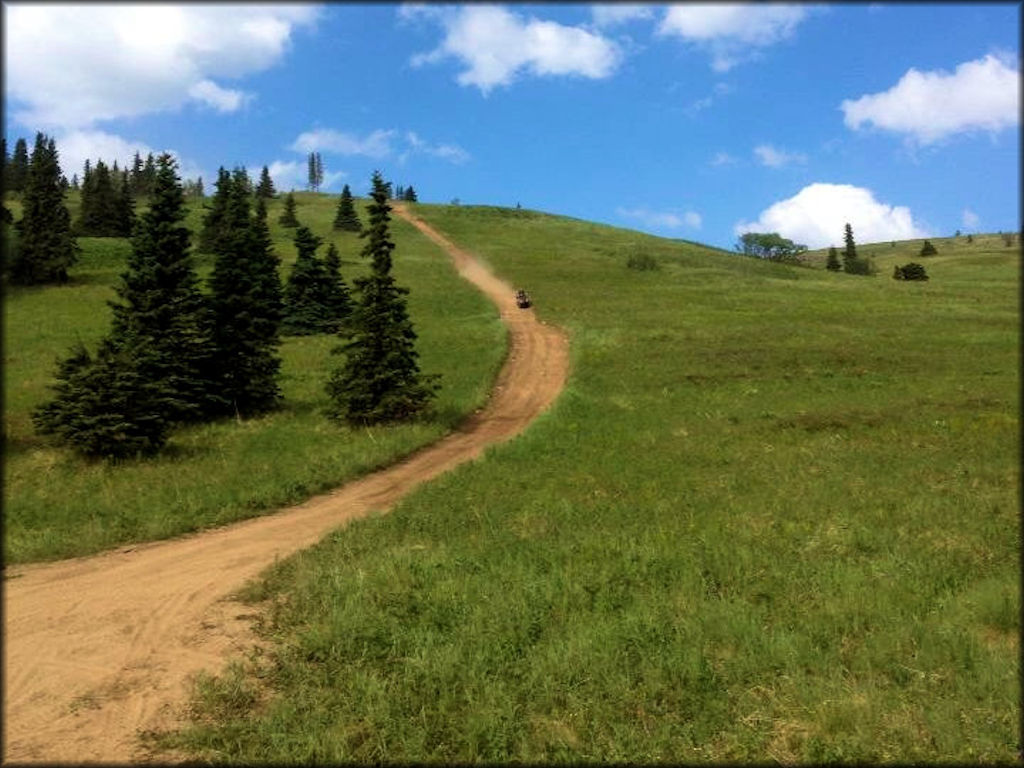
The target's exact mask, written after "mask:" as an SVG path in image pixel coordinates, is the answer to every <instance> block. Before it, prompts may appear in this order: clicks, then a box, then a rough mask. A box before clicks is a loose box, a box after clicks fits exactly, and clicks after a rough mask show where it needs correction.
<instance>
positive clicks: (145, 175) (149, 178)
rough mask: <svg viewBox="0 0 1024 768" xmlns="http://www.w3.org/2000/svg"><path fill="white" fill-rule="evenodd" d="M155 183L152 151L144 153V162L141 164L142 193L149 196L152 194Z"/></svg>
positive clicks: (154, 165) (154, 163) (154, 164)
mask: <svg viewBox="0 0 1024 768" xmlns="http://www.w3.org/2000/svg"><path fill="white" fill-rule="evenodd" d="M155 184H156V162H155V161H154V160H153V153H152V152H150V153H148V154H147V155H146V164H145V165H144V166H142V194H143V195H145V196H147V197H148V196H149V195H151V194H153V188H154V186H155Z"/></svg>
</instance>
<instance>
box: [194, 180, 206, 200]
mask: <svg viewBox="0 0 1024 768" xmlns="http://www.w3.org/2000/svg"><path fill="white" fill-rule="evenodd" d="M196 197H198V198H199V199H200V200H201V199H202V198H204V197H206V192H205V191H204V190H203V177H202V176H200V177H199V178H197V179H196Z"/></svg>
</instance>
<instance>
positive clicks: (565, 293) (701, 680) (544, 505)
mask: <svg viewBox="0 0 1024 768" xmlns="http://www.w3.org/2000/svg"><path fill="white" fill-rule="evenodd" d="M418 211H419V212H420V213H421V214H422V215H423V216H424V218H425V219H426V220H427V221H428V222H430V223H431V224H433V225H435V226H437V227H438V228H439V229H441V230H442V231H443V232H444V233H446V234H447V235H448V236H450V237H451V238H452V239H454V240H455V241H456V242H457V243H459V244H460V245H463V246H465V247H468V248H469V249H471V250H473V251H474V252H476V253H477V254H479V255H481V256H483V257H484V258H485V259H486V260H487V261H489V262H490V263H491V264H492V265H493V267H494V268H495V270H496V271H497V272H498V273H499V274H501V275H502V276H504V277H505V278H506V279H508V280H509V281H510V282H512V283H514V284H516V285H517V286H522V287H525V288H527V289H528V290H530V292H531V293H532V295H533V297H534V299H535V306H536V311H537V312H538V313H539V314H540V315H541V316H542V317H543V318H544V319H545V320H547V321H550V322H552V323H557V324H559V325H561V326H563V327H565V328H567V329H568V330H569V331H570V333H571V337H572V338H571V346H572V356H573V357H572V360H573V370H572V373H571V378H570V382H569V387H568V389H567V391H566V392H565V393H564V395H563V396H562V398H561V399H560V400H559V401H558V402H557V403H556V404H555V406H554V407H553V409H552V410H551V411H550V412H548V413H547V414H546V415H545V416H543V417H542V418H541V419H540V420H538V422H536V423H535V424H534V425H533V426H532V427H531V428H530V429H529V430H528V431H527V432H526V433H525V434H524V435H523V436H521V437H520V438H518V439H516V440H515V441H513V442H511V443H509V444H506V445H503V446H501V447H497V448H495V449H492V450H491V451H490V452H489V453H488V455H487V457H486V459H485V460H484V461H481V462H478V463H474V464H472V465H467V466H463V467H460V468H458V469H457V470H455V471H454V472H452V473H450V474H448V475H445V476H444V477H442V478H440V479H438V480H437V481H435V482H433V483H431V484H429V485H428V486H426V487H423V488H421V489H420V490H418V491H417V492H415V493H414V494H412V495H411V496H409V497H407V498H406V499H405V500H404V501H403V502H402V503H400V504H399V505H398V507H397V508H396V509H395V510H393V512H392V513H391V514H390V515H389V516H387V517H383V518H376V519H368V520H362V521H359V522H357V523H355V524H353V525H351V526H349V527H348V528H346V529H345V530H342V531H339V532H337V533H336V534H334V535H332V536H331V537H329V538H328V539H326V540H325V541H323V542H322V543H321V544H320V545H318V546H317V547H314V548H312V549H311V550H308V551H306V552H303V553H300V554H298V555H296V556H295V557H292V558H290V559H288V560H287V561H284V562H282V563H281V564H280V565H279V566H277V567H275V568H274V569H272V570H271V571H270V572H269V573H268V575H267V577H266V578H265V579H263V580H261V581H260V582H259V583H257V584H254V585H252V586H251V587H250V588H249V589H248V590H247V591H246V599H248V600H250V601H252V602H256V603H260V602H261V601H262V604H263V607H264V609H265V623H264V625H263V631H264V632H265V634H266V636H267V638H268V639H269V640H270V641H271V651H270V652H269V653H268V654H266V655H263V656H260V657H254V658H253V659H250V660H248V661H246V662H240V663H238V664H237V665H235V666H233V667H231V668H230V669H228V670H227V671H225V673H224V674H223V675H221V676H219V677H218V678H211V679H207V680H205V681H204V682H203V683H202V685H201V686H200V688H199V696H198V698H197V701H196V710H195V712H196V719H195V724H194V727H193V728H191V729H189V730H187V731H185V732H183V733H181V734H177V735H175V736H173V737H171V738H169V739H166V740H165V741H163V742H162V743H163V744H165V745H176V746H179V747H184V748H187V749H190V750H192V751H194V752H195V753H196V754H197V755H199V756H201V757H203V758H205V759H211V760H216V761H226V762H233V763H242V764H248V763H253V762H273V763H286V762H287V763H291V762H321V763H322V762H327V763H330V762H345V761H356V762H370V761H385V760H386V761H413V762H420V761H424V762H426V761H443V762H463V761H466V762H469V761H486V762H500V761H509V760H518V761H528V762H533V761H539V760H558V761H601V762H611V761H627V762H649V761H656V760H663V761H670V762H706V761H721V760H726V761H735V760H757V761H765V762H767V761H780V762H786V761H822V760H848V761H854V760H856V761H870V762H874V761H900V762H917V761H934V760H947V761H958V762H959V761H964V762H966V761H970V762H975V761H981V760H985V761H1006V762H1009V761H1011V760H1013V759H1015V755H1016V750H1017V748H1018V740H1019V732H1018V725H1019V694H1020V688H1019V665H1018V658H1019V657H1018V654H1019V646H1018V631H1019V609H1020V594H1019V558H1020V537H1019V523H1018V518H1017V508H1018V501H1019V498H1018V490H1019V467H1018V461H1019V455H1020V454H1019V418H1018V414H1019V370H1020V359H1019V358H1020V352H1019V350H1020V344H1019V342H1020V339H1019V322H1020V317H1019V302H1018V285H1019V278H1020V249H1019V246H1018V247H1015V248H1012V249H1006V248H990V247H987V245H986V243H984V242H977V241H976V247H975V248H974V249H963V250H961V251H959V252H958V253H957V254H951V253H946V252H945V250H944V244H943V243H942V241H938V242H936V245H937V247H938V248H939V250H940V256H938V257H933V258H932V259H931V260H930V261H928V262H927V264H928V271H929V273H930V274H931V276H932V279H931V280H930V281H929V282H928V283H905V282H898V281H895V280H892V279H891V278H890V277H889V273H891V264H887V263H886V262H885V259H884V258H883V257H882V256H881V255H879V256H878V262H879V267H880V269H881V270H882V273H881V274H880V275H879V276H878V277H874V278H866V277H857V276H852V275H845V274H832V273H829V272H827V271H825V270H824V269H808V268H806V267H788V266H782V265H776V264H768V263H763V262H758V261H755V260H751V259H747V258H744V257H741V256H738V255H731V254H726V253H723V252H720V251H713V250H711V249H706V248H702V247H699V246H696V245H693V244H688V243H681V242H673V241H667V240H661V239H657V238H653V237H647V236H644V235H640V234H637V233H635V232H628V231H624V230H618V229H613V228H610V227H604V226H597V225H592V224H588V223H585V222H581V221H576V220H571V219H565V218H558V217H549V216H542V215H539V214H534V213H531V212H528V211H510V210H502V209H497V208H489V207H442V206H428V205H421V206H418ZM913 248H914V245H913V244H909V245H900V244H897V247H896V248H895V249H893V250H894V251H895V253H894V254H893V257H894V258H902V259H903V260H904V261H909V260H918V259H911V258H908V257H907V256H908V255H909V251H910V250H912V249H913ZM638 251H644V252H646V253H648V254H650V255H653V256H654V257H655V259H656V260H657V262H658V265H659V268H658V269H656V270H652V271H645V272H638V271H634V270H629V269H627V268H626V260H627V258H628V256H629V255H630V254H633V253H636V252H638ZM901 253H902V254H903V256H900V254H901Z"/></svg>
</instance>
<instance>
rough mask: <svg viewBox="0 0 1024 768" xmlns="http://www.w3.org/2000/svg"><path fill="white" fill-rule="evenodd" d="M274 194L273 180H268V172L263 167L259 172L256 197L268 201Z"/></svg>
mask: <svg viewBox="0 0 1024 768" xmlns="http://www.w3.org/2000/svg"><path fill="white" fill-rule="evenodd" d="M275 194H276V192H275V190H274V180H273V179H271V178H270V170H269V169H268V168H267V166H265V165H264V166H263V170H262V171H260V183H259V184H257V185H256V197H262V198H263V199H264V200H270V199H271V198H272V197H274V195H275Z"/></svg>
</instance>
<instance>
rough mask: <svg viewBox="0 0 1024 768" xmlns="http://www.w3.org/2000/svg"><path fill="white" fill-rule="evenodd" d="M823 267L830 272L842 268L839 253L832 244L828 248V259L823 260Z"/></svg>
mask: <svg viewBox="0 0 1024 768" xmlns="http://www.w3.org/2000/svg"><path fill="white" fill-rule="evenodd" d="M825 268H826V269H828V270H830V271H832V272H839V271H840V270H842V268H843V265H842V264H840V263H839V254H838V253H837V252H836V247H835V246H834V245H833V246H831V247H829V249H828V260H827V261H826V262H825Z"/></svg>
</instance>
